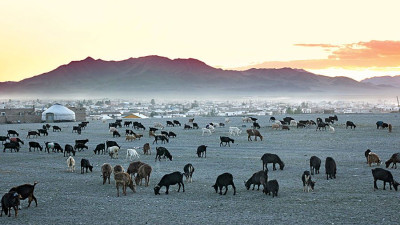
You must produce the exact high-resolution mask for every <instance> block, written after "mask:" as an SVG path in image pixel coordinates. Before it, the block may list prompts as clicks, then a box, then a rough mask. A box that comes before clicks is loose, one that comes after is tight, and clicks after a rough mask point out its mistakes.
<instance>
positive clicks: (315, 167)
mask: <svg viewBox="0 0 400 225" xmlns="http://www.w3.org/2000/svg"><path fill="white" fill-rule="evenodd" d="M320 167H321V159H320V158H318V157H317V156H311V158H310V171H311V175H314V171H315V174H319V168H320Z"/></svg>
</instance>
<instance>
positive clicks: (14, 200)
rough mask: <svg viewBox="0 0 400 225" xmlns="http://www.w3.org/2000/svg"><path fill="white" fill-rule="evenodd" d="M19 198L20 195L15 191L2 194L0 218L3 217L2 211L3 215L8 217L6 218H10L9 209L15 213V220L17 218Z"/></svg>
mask: <svg viewBox="0 0 400 225" xmlns="http://www.w3.org/2000/svg"><path fill="white" fill-rule="evenodd" d="M20 198H21V195H19V194H18V193H17V192H15V191H12V192H8V193H6V194H4V195H3V197H2V198H1V212H0V216H3V211H4V214H6V215H8V217H10V216H11V208H13V209H14V212H15V218H16V217H17V216H18V206H19V205H20Z"/></svg>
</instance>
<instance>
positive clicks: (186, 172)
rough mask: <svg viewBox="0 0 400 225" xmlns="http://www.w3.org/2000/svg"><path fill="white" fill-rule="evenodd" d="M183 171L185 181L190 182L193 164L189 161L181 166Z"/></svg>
mask: <svg viewBox="0 0 400 225" xmlns="http://www.w3.org/2000/svg"><path fill="white" fill-rule="evenodd" d="M183 172H184V175H185V177H186V181H188V180H189V182H190V183H192V182H193V179H192V176H193V172H194V167H193V165H192V164H190V163H188V164H186V165H185V167H183Z"/></svg>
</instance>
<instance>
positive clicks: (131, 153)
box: [126, 149, 140, 160]
mask: <svg viewBox="0 0 400 225" xmlns="http://www.w3.org/2000/svg"><path fill="white" fill-rule="evenodd" d="M136 158H137V159H139V158H140V156H139V154H138V153H137V151H136V149H127V150H126V159H129V160H132V159H136Z"/></svg>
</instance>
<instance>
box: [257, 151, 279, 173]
mask: <svg viewBox="0 0 400 225" xmlns="http://www.w3.org/2000/svg"><path fill="white" fill-rule="evenodd" d="M261 160H262V161H263V170H266V171H268V167H267V165H268V163H272V168H273V170H276V167H275V164H276V163H278V164H279V168H280V169H281V170H283V168H284V167H285V163H283V162H282V160H281V158H279V156H278V155H276V154H272V153H265V154H264V155H263V156H262V157H261ZM264 168H265V169H264Z"/></svg>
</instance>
